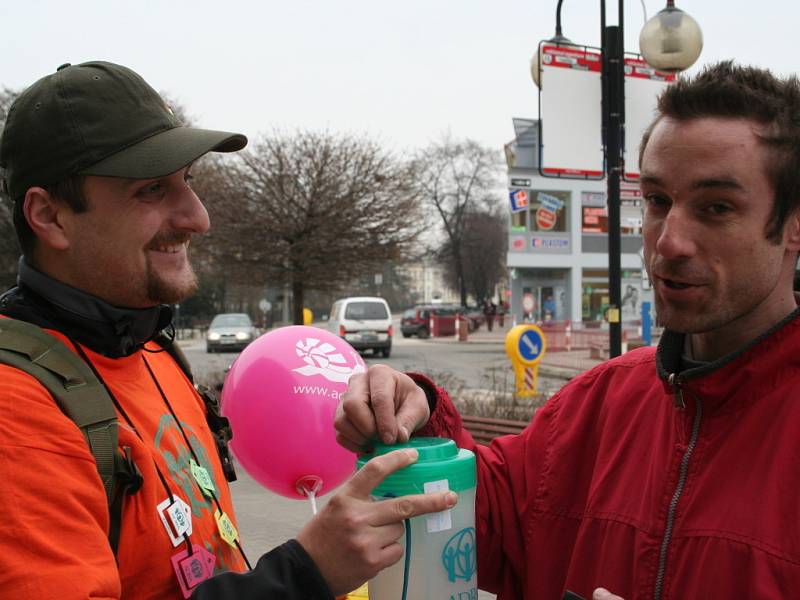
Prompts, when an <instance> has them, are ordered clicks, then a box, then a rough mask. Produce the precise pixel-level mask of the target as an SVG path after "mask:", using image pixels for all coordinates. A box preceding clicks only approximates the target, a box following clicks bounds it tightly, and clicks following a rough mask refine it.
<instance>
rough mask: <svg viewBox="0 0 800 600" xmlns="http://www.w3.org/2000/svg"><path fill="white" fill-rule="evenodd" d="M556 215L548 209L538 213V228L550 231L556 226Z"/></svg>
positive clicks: (542, 209) (540, 210) (541, 209)
mask: <svg viewBox="0 0 800 600" xmlns="http://www.w3.org/2000/svg"><path fill="white" fill-rule="evenodd" d="M556 218H557V217H556V213H554V212H553V211H551V210H547V209H546V208H540V209H539V210H537V211H536V227H538V228H539V229H544V230H545V231H548V230H550V229H552V228H553V227H555V225H556Z"/></svg>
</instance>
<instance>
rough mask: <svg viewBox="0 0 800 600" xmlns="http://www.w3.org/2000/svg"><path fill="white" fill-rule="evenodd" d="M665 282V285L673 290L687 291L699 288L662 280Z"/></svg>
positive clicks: (688, 284) (670, 280) (672, 280)
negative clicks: (691, 288)
mask: <svg viewBox="0 0 800 600" xmlns="http://www.w3.org/2000/svg"><path fill="white" fill-rule="evenodd" d="M661 281H663V282H664V285H665V286H667V287H668V288H669V289H671V290H685V289H687V288H690V287H697V286H696V285H693V284H691V283H682V282H680V281H675V280H674V279H663V278H662V279H661Z"/></svg>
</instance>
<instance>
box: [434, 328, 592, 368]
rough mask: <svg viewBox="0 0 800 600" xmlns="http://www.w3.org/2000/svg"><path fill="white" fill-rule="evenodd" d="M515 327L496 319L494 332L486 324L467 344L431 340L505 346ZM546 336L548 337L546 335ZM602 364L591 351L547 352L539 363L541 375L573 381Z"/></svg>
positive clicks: (453, 339) (452, 338)
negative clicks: (572, 379)
mask: <svg viewBox="0 0 800 600" xmlns="http://www.w3.org/2000/svg"><path fill="white" fill-rule="evenodd" d="M512 327H513V324H512V322H511V320H510V319H504V322H503V326H502V327H501V326H500V324H499V321H498V320H497V319H495V322H494V327H492V331H489V330H488V329H487V328H486V324H485V323H484V324H483V325H481V326H480V328H479V329H478V330H477V331H473V332H471V333H470V334H469V336H468V339H467V341H466V342H459V341H458V336H447V337H440V338H434V337H432V338H429V340H430V341H431V342H434V343H439V344H497V345H500V346H503V345H504V344H505V339H506V334H507V333H508V332H509V330H510V329H511V328H512ZM545 335H547V334H546V333H545ZM601 362H602V360H600V359H596V358H591V357H590V356H589V350H588V349H587V350H571V351H569V352H568V351H551V352H545V354H544V356H543V357H542V360H541V362H540V363H539V373H540V374H541V375H548V376H550V377H560V378H563V379H571V378H572V377H574V376H575V375H577V374H579V373H582V372H583V371H588V370H589V369H591V368H592V367H594V366H595V365H598V364H600V363H601Z"/></svg>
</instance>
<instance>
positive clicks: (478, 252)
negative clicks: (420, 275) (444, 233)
mask: <svg viewBox="0 0 800 600" xmlns="http://www.w3.org/2000/svg"><path fill="white" fill-rule="evenodd" d="M507 225H508V223H507V219H506V217H505V216H504V215H503V214H501V213H500V212H499V211H494V212H490V211H485V210H474V211H469V212H468V213H466V215H465V217H464V238H463V239H462V241H461V259H462V265H463V270H464V282H465V285H466V288H467V290H468V291H469V292H470V293H471V294H472V295H473V296H474V297H475V299H476V300H478V301H480V300H481V299H482V298H488V297H491V295H492V292H493V290H494V287H495V286H496V285H497V283H498V282H499V281H500V279H502V276H503V271H504V269H505V256H506V251H507V249H508V227H507ZM439 257H440V258H441V260H442V261H443V262H444V263H445V264H447V265H449V266H451V267H453V268H450V269H448V270H447V271H446V273H447V276H448V281H447V282H448V284H450V285H452V286H453V287H457V286H458V281H457V279H456V276H455V268H454V262H453V261H454V258H455V254H454V252H453V247H452V244H451V243H450V240H449V239H448V240H446V241H445V243H444V244H443V245H442V247H441V249H440V251H439Z"/></svg>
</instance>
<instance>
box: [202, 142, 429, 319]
mask: <svg viewBox="0 0 800 600" xmlns="http://www.w3.org/2000/svg"><path fill="white" fill-rule="evenodd" d="M213 181H214V185H215V186H216V189H213V190H206V191H205V194H206V198H207V200H208V201H207V206H208V207H209V212H210V213H211V217H212V222H213V223H214V227H213V229H212V231H211V234H210V238H209V247H210V249H211V250H210V254H211V256H213V259H214V260H216V261H217V262H220V263H222V264H226V265H227V264H231V263H233V262H235V263H237V264H238V265H239V268H240V269H242V270H243V272H244V273H245V274H246V275H247V277H249V278H250V279H251V280H253V281H261V282H264V281H273V282H281V283H285V284H287V285H289V286H290V287H291V290H292V294H293V298H294V302H293V320H294V322H295V323H302V318H303V316H302V311H303V306H304V294H305V292H306V290H319V291H323V292H324V291H335V290H338V289H341V288H342V286H343V285H345V284H346V283H347V282H349V281H352V280H354V279H355V278H357V277H359V276H361V275H363V274H365V273H370V272H375V269H379V268H380V265H381V264H382V263H383V262H384V261H387V260H396V259H399V258H401V257H402V256H403V255H404V254H405V253H406V252H407V251H408V250H409V249H410V248H411V246H412V244H413V242H414V240H415V239H416V237H417V235H418V233H419V230H420V223H421V220H420V218H419V213H420V208H419V202H418V200H417V196H416V192H415V189H414V186H413V179H412V177H411V176H410V167H409V166H408V165H406V164H404V163H402V162H401V161H399V160H397V159H396V158H395V157H393V156H392V155H390V154H388V153H386V152H385V151H383V150H382V149H381V148H380V147H379V146H378V145H377V144H376V143H374V142H372V141H369V140H366V139H363V138H358V137H353V136H346V135H342V136H337V135H333V134H329V133H313V132H300V133H296V134H294V135H285V134H278V133H276V134H272V135H269V136H265V137H263V138H262V139H260V140H257V141H256V142H255V143H253V144H252V147H251V148H250V149H249V150H248V151H245V152H242V153H240V154H239V155H237V157H235V159H234V160H233V161H232V162H231V163H230V165H229V166H228V168H226V169H218V170H217V173H216V178H215V179H213ZM240 273H241V271H240Z"/></svg>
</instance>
